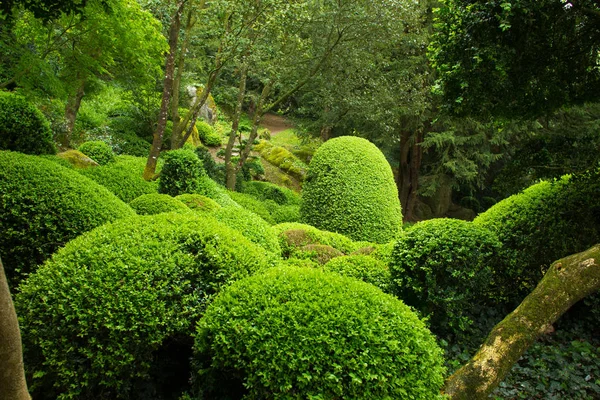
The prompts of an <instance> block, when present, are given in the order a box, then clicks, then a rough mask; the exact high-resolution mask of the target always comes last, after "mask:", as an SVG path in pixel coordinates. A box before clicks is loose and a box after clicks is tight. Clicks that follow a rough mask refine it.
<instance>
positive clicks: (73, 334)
mask: <svg viewBox="0 0 600 400" xmlns="http://www.w3.org/2000/svg"><path fill="white" fill-rule="evenodd" d="M272 263H273V261H272V260H271V259H270V258H268V256H267V254H266V253H265V251H264V250H263V249H262V248H260V247H258V246H255V245H254V244H252V243H251V242H250V241H248V240H247V239H245V238H244V237H243V236H242V235H241V234H239V233H238V232H236V231H234V230H232V229H229V228H227V227H226V226H224V225H223V224H221V223H219V222H217V221H216V220H214V219H213V218H210V217H207V216H203V217H200V216H195V215H194V214H187V215H181V214H160V215H155V216H144V217H135V218H129V219H125V220H121V221H118V222H115V223H112V224H108V225H105V226H102V227H100V228H98V229H95V230H93V231H91V232H88V233H86V234H84V235H82V236H80V237H78V238H77V239H75V240H73V241H71V242H70V243H68V244H67V245H66V246H65V247H64V248H63V249H61V250H60V251H59V252H58V253H57V254H56V255H55V256H54V257H53V258H52V260H50V261H48V262H47V263H46V264H44V265H43V266H41V267H40V268H39V269H38V270H37V272H36V273H35V274H33V275H31V276H30V277H29V279H28V280H27V281H26V282H25V283H24V284H23V285H22V286H21V292H20V293H19V294H18V295H17V296H16V299H15V306H16V309H17V310H18V314H19V317H20V318H21V321H20V322H21V330H22V335H23V341H24V344H25V346H24V348H25V353H24V357H25V365H26V368H27V377H28V383H29V385H30V389H31V390H32V394H33V397H34V398H36V399H57V398H58V399H100V398H102V399H116V398H123V399H140V400H141V399H148V398H178V397H171V396H174V395H177V393H178V391H182V390H184V389H186V388H187V386H188V378H189V374H190V372H189V357H190V356H191V348H192V335H193V332H194V327H195V324H196V321H198V319H199V318H200V316H201V315H202V313H203V312H204V310H205V307H206V305H207V304H208V303H209V301H210V300H211V298H212V297H213V296H214V294H215V293H217V292H218V291H219V290H221V288H222V287H224V286H226V285H228V284H229V283H231V282H233V281H235V280H237V279H240V278H243V277H247V276H249V275H251V274H253V273H255V272H256V271H259V270H261V269H263V268H268V267H270V266H271V265H272ZM161 390H163V391H168V392H167V393H164V392H161Z"/></svg>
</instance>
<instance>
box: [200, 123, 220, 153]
mask: <svg viewBox="0 0 600 400" xmlns="http://www.w3.org/2000/svg"><path fill="white" fill-rule="evenodd" d="M196 128H197V129H198V136H199V137H200V141H201V142H202V143H203V144H204V145H205V146H210V147H214V146H220V145H221V135H219V133H218V132H216V131H215V129H214V128H213V127H212V126H210V124H209V123H208V122H205V121H200V120H199V121H197V122H196Z"/></svg>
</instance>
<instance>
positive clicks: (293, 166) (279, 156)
mask: <svg viewBox="0 0 600 400" xmlns="http://www.w3.org/2000/svg"><path fill="white" fill-rule="evenodd" d="M254 150H255V151H257V152H259V153H260V155H261V156H262V157H263V158H264V159H265V160H267V161H268V162H270V163H271V164H273V165H274V166H276V167H278V168H279V169H281V170H283V171H285V172H287V173H288V174H290V175H292V176H293V177H294V178H296V179H298V180H299V181H304V180H305V179H306V176H307V170H308V167H307V166H306V164H304V163H303V162H302V161H301V160H300V159H299V158H298V157H296V156H295V155H294V154H293V153H291V152H290V151H289V150H288V149H286V148H283V147H279V146H275V145H273V144H271V143H270V142H267V141H266V140H261V141H260V143H259V144H257V145H256V146H254Z"/></svg>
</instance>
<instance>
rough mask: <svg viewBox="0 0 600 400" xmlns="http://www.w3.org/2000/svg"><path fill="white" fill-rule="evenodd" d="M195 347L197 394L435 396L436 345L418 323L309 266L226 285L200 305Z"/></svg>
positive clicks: (389, 301) (374, 294)
mask: <svg viewBox="0 0 600 400" xmlns="http://www.w3.org/2000/svg"><path fill="white" fill-rule="evenodd" d="M349 293H352V295H349ZM195 349H196V350H197V354H198V355H197V359H198V361H197V362H198V364H199V365H200V367H201V368H200V374H199V377H198V379H199V381H200V384H201V388H202V389H204V390H205V391H206V393H205V398H244V399H248V400H252V399H274V398H275V399H368V400H372V399H392V398H396V399H409V398H410V399H415V400H418V399H421V400H434V399H441V398H442V397H441V395H440V388H441V385H442V383H443V373H444V368H443V366H442V352H441V350H440V348H439V347H438V345H437V344H436V342H435V339H434V337H433V336H432V335H431V333H430V332H429V331H428V330H427V328H425V325H424V324H423V322H422V321H420V320H419V319H418V318H417V316H416V315H415V314H414V313H413V312H412V311H411V310H410V309H409V308H408V307H407V306H405V305H404V304H403V303H402V302H401V301H399V300H397V299H395V298H394V297H393V296H390V295H387V294H384V293H382V292H381V291H380V290H379V289H377V288H375V287H373V286H372V285H368V284H366V283H364V282H360V281H357V280H355V279H352V278H347V277H343V276H340V275H338V274H334V273H327V272H324V271H321V270H318V269H312V268H295V267H289V266H286V267H280V268H274V269H271V270H269V271H267V272H265V273H262V274H259V275H255V276H252V277H250V278H247V279H244V280H242V281H239V282H236V283H234V284H233V285H231V286H230V287H228V288H227V289H226V290H224V291H223V292H222V293H220V294H219V295H218V296H217V297H216V298H215V300H214V302H213V303H212V304H211V305H210V306H209V307H208V308H207V310H206V314H205V315H204V316H203V318H202V319H201V320H200V322H199V324H198V334H197V337H196V344H195ZM242 396H243V397H242Z"/></svg>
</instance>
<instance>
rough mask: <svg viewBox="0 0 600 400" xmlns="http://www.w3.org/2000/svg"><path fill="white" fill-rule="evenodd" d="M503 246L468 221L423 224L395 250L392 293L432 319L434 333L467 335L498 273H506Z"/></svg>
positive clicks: (489, 233) (414, 228)
mask: <svg viewBox="0 0 600 400" xmlns="http://www.w3.org/2000/svg"><path fill="white" fill-rule="evenodd" d="M500 248H501V245H500V242H499V241H498V239H497V238H496V236H495V235H494V234H493V233H492V232H490V231H488V230H487V229H485V228H481V227H479V226H476V225H474V224H472V223H470V222H466V221H460V220H454V219H432V220H429V221H423V222H419V223H417V224H415V225H413V226H412V227H410V228H409V229H407V230H406V231H405V233H404V235H402V236H401V237H400V238H399V239H398V241H397V242H396V245H395V247H394V251H393V253H392V262H391V264H390V271H391V275H392V286H393V287H392V290H393V292H394V293H395V294H396V295H397V296H398V297H399V298H400V299H402V300H404V301H405V302H406V304H408V305H410V306H413V307H415V308H416V309H417V310H419V311H421V312H422V313H423V314H424V315H427V316H429V317H430V322H431V327H432V330H433V331H434V332H435V333H436V334H447V333H448V332H450V333H453V332H458V333H460V332H461V331H462V332H464V331H466V330H467V328H469V326H470V325H471V323H472V322H473V319H472V318H473V316H474V315H475V314H476V312H475V310H477V307H478V306H479V305H481V304H485V303H486V301H487V302H489V299H490V296H491V294H492V283H493V279H494V273H500V274H502V273H503V271H502V270H501V269H500V267H501V263H498V261H497V259H498V253H499V250H500Z"/></svg>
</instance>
